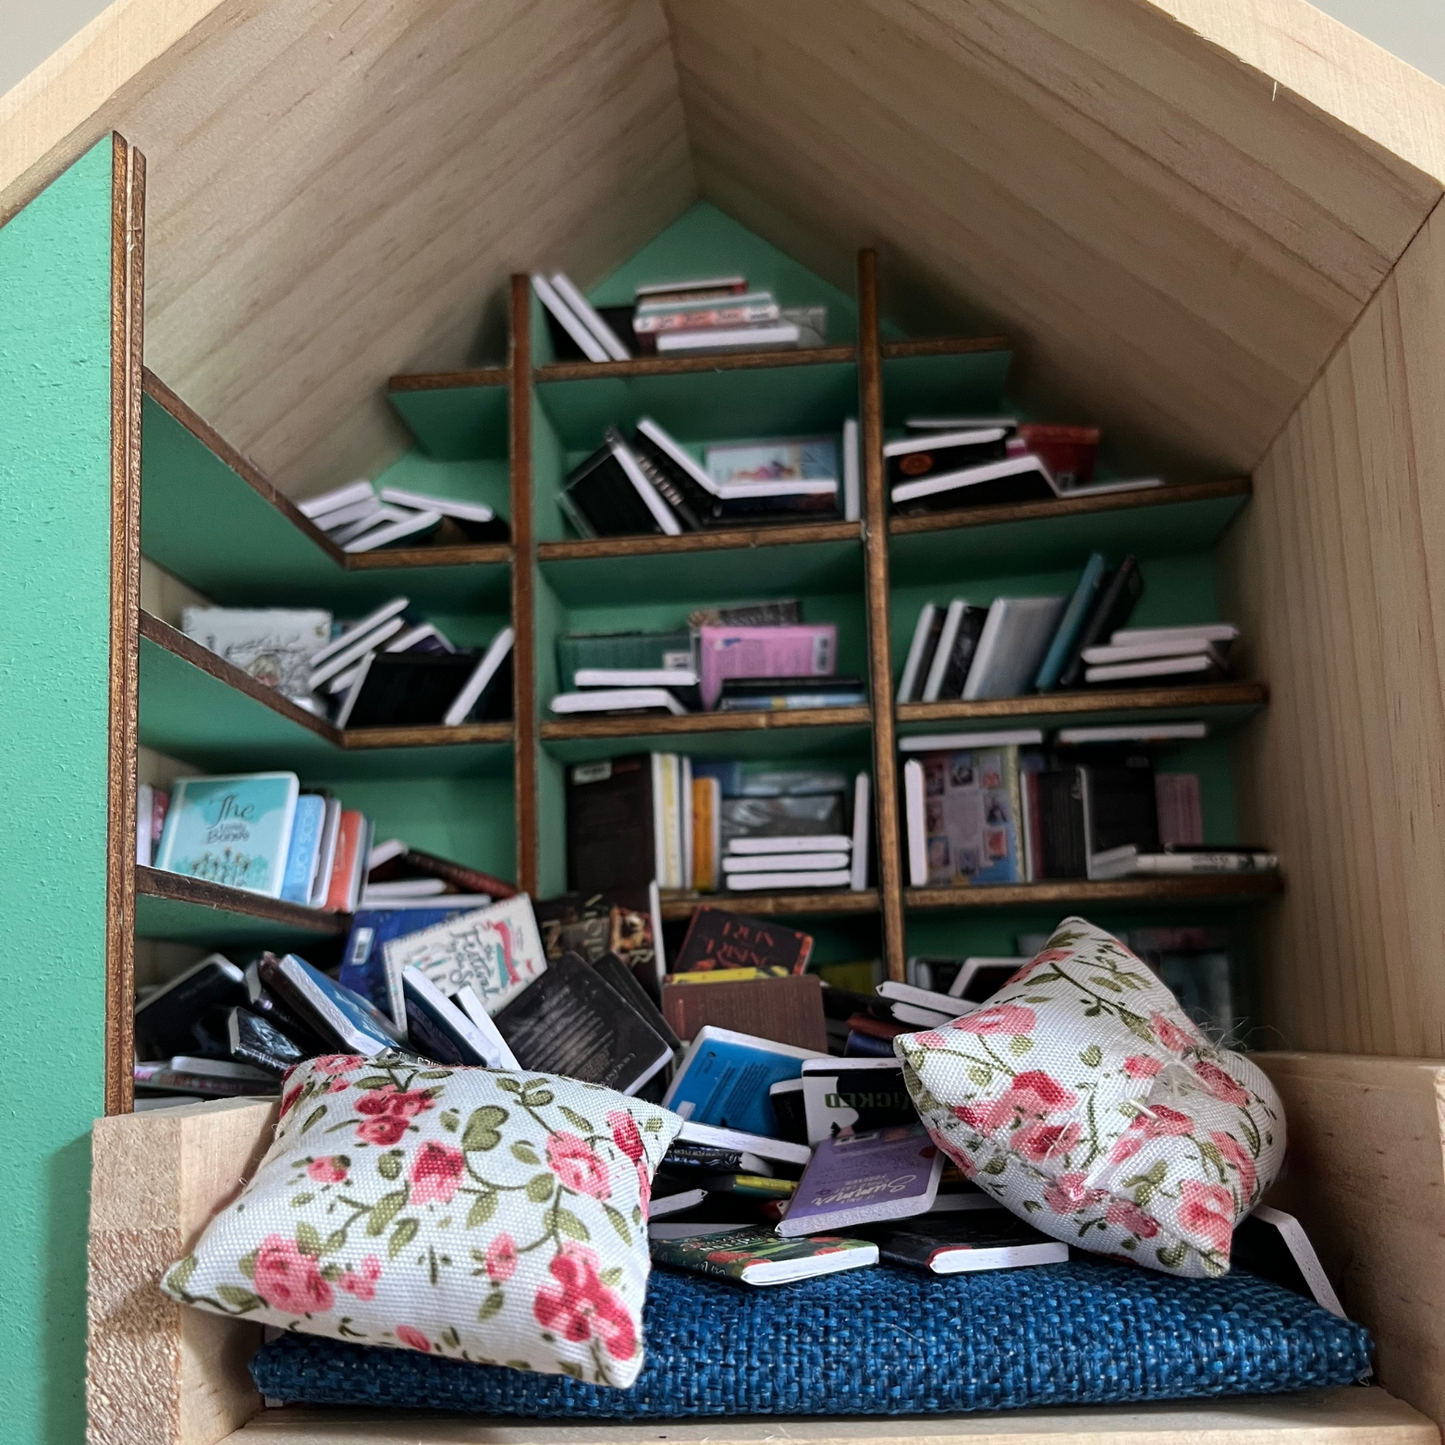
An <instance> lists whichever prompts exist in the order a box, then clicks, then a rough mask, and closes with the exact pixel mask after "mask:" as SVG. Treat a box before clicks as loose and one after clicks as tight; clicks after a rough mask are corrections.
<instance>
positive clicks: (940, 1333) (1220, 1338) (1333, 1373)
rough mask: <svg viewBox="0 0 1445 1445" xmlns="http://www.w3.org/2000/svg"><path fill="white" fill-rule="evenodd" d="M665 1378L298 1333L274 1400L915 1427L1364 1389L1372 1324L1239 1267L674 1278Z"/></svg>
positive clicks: (265, 1374) (648, 1370)
mask: <svg viewBox="0 0 1445 1445" xmlns="http://www.w3.org/2000/svg"><path fill="white" fill-rule="evenodd" d="M643 1318H644V1328H645V1331H646V1341H647V1363H646V1364H645V1365H644V1366H643V1369H642V1373H641V1375H640V1376H639V1377H638V1379H637V1382H636V1384H634V1385H633V1386H632V1387H631V1388H630V1389H626V1390H615V1389H608V1388H606V1387H603V1386H597V1385H585V1384H579V1383H578V1382H577V1381H575V1380H571V1379H568V1378H566V1377H564V1376H559V1375H538V1374H526V1373H523V1372H521V1371H518V1370H508V1369H502V1368H500V1367H496V1366H491V1365H473V1364H468V1363H466V1362H465V1361H458V1360H450V1359H439V1358H437V1357H435V1356H431V1355H423V1354H417V1353H415V1352H413V1351H411V1350H391V1349H375V1348H371V1347H367V1346H362V1345H350V1344H345V1343H342V1342H340V1341H337V1340H328V1339H322V1338H320V1337H318V1336H315V1335H302V1334H287V1335H282V1336H281V1337H279V1338H278V1339H275V1340H273V1341H272V1342H271V1343H270V1344H268V1345H265V1346H263V1347H262V1348H261V1350H260V1351H259V1352H258V1353H257V1354H256V1356H255V1358H254V1359H253V1360H252V1362H251V1373H252V1375H253V1376H254V1377H255V1380H256V1384H257V1385H258V1386H259V1387H260V1389H261V1392H262V1393H263V1394H265V1395H269V1396H271V1397H272V1398H274V1399H281V1400H287V1401H292V1402H298V1403H299V1402H310V1403H313V1404H337V1405H384V1406H401V1407H415V1408H425V1409H432V1410H460V1411H466V1412H471V1413H479V1414H486V1415H521V1416H530V1417H532V1418H546V1417H557V1416H586V1417H591V1418H594V1419H603V1418H605V1419H615V1420H641V1419H677V1418H680V1417H684V1416H690V1415H692V1416H696V1415H734V1414H738V1415H905V1414H919V1413H925V1412H929V1411H942V1410H1003V1409H1016V1408H1020V1407H1023V1406H1026V1405H1036V1406H1037V1405H1085V1404H1109V1403H1114V1402H1125V1401H1131V1400H1169V1399H1181V1398H1186V1397H1189V1396H1199V1395H1242V1394H1263V1393H1273V1392H1279V1391H1285V1390H1305V1389H1315V1388H1319V1387H1322V1386H1327V1385H1344V1384H1349V1383H1350V1382H1352V1381H1354V1380H1356V1379H1358V1378H1359V1376H1360V1375H1361V1374H1362V1373H1363V1372H1364V1371H1365V1369H1366V1368H1367V1366H1368V1362H1369V1350H1370V1340H1369V1336H1368V1335H1367V1334H1366V1332H1365V1330H1364V1329H1362V1328H1361V1327H1360V1326H1359V1325H1354V1324H1349V1323H1347V1322H1346V1321H1344V1320H1340V1319H1336V1318H1335V1316H1334V1315H1332V1314H1330V1313H1328V1312H1327V1311H1325V1310H1322V1309H1320V1308H1319V1307H1318V1306H1317V1305H1315V1304H1314V1303H1313V1302H1312V1301H1310V1300H1307V1299H1305V1298H1303V1297H1302V1296H1300V1295H1296V1294H1291V1293H1289V1292H1288V1291H1287V1290H1283V1289H1280V1288H1279V1287H1278V1286H1277V1285H1273V1284H1270V1283H1268V1282H1267V1281H1265V1280H1262V1279H1259V1278H1257V1277H1256V1276H1253V1275H1249V1274H1245V1273H1242V1272H1238V1271H1236V1272H1235V1273H1232V1274H1230V1275H1228V1276H1226V1277H1225V1278H1223V1279H1210V1280H1204V1279H1182V1278H1177V1277H1174V1276H1170V1275H1164V1274H1157V1273H1154V1272H1152V1271H1149V1270H1143V1269H1137V1268H1135V1267H1133V1266H1131V1265H1122V1264H1112V1263H1108V1262H1106V1261H1092V1260H1078V1261H1071V1262H1070V1263H1068V1264H1057V1265H1049V1266H1046V1267H1041V1268H1037V1269H1012V1270H1000V1271H997V1272H993V1273H986V1274H963V1275H953V1276H949V1277H943V1276H937V1275H927V1274H923V1273H921V1272H915V1271H912V1270H902V1269H890V1268H886V1267H879V1268H876V1269H866V1270H858V1271H855V1272H853V1273H849V1274H837V1275H832V1276H828V1277H825V1278H822V1279H813V1280H806V1281H803V1282H801V1283H799V1284H792V1285H782V1286H780V1287H776V1288H771V1289H762V1290H752V1289H746V1288H741V1287H739V1286H737V1285H731V1284H727V1283H724V1282H721V1281H716V1280H710V1279H705V1278H702V1277H699V1276H695V1275H683V1274H674V1273H671V1272H669V1271H666V1270H656V1271H654V1273H653V1276H652V1280H651V1283H650V1285H649V1287H648V1297H647V1305H646V1308H645V1311H644V1316H643Z"/></svg>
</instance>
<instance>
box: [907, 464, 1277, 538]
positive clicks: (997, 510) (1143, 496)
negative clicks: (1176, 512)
mask: <svg viewBox="0 0 1445 1445" xmlns="http://www.w3.org/2000/svg"><path fill="white" fill-rule="evenodd" d="M1249 494H1250V482H1249V479H1248V478H1247V477H1233V478H1229V479H1227V480H1225V481H1217V482H1184V483H1180V484H1177V485H1175V486H1169V487H1154V488H1150V489H1148V490H1145V491H1138V492H1104V493H1102V494H1100V495H1096V496H1092V497H1060V498H1059V499H1058V500H1057V501H1051V502H1011V503H1004V504H1000V505H997V506H991V507H956V508H955V509H954V510H952V511H949V512H919V513H916V514H915V515H912V516H896V515H895V516H891V517H889V519H888V530H889V531H890V532H892V533H894V534H895V535H897V536H906V535H908V534H910V533H914V532H949V531H953V530H954V529H955V528H959V527H993V526H998V525H999V524H1000V523H1003V522H1033V521H1038V520H1039V519H1040V518H1044V517H1086V516H1091V515H1093V514H1095V513H1099V512H1123V511H1133V510H1137V509H1138V508H1140V507H1168V506H1172V505H1174V504H1176V503H1178V502H1210V501H1215V500H1219V499H1222V498H1225V497H1247V496H1248V495H1249Z"/></svg>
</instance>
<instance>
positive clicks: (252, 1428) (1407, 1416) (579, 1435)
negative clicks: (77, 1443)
mask: <svg viewBox="0 0 1445 1445" xmlns="http://www.w3.org/2000/svg"><path fill="white" fill-rule="evenodd" d="M663 1435H665V1436H666V1439H667V1440H668V1441H669V1442H670V1445H774V1442H776V1441H778V1440H788V1441H794V1442H797V1445H955V1442H957V1445H964V1442H967V1445H1065V1442H1067V1445H1437V1440H1438V1436H1439V1431H1438V1430H1437V1429H1436V1427H1435V1426H1434V1425H1433V1424H1432V1423H1431V1422H1430V1421H1429V1420H1427V1419H1425V1417H1424V1416H1423V1415H1421V1414H1419V1413H1418V1412H1417V1411H1415V1410H1413V1409H1411V1407H1410V1406H1409V1405H1407V1404H1405V1403H1404V1402H1402V1401H1400V1400H1396V1399H1394V1398H1392V1397H1391V1396H1390V1395H1388V1394H1386V1393H1385V1391H1384V1390H1376V1389H1365V1390H1360V1389H1344V1390H1317V1391H1312V1392H1309V1393H1307V1394H1302V1395H1276V1396H1273V1397H1269V1398H1260V1397H1255V1398H1246V1399H1233V1400H1181V1401H1179V1402H1177V1403H1172V1404H1161V1405H1125V1406H1121V1407H1116V1408H1112V1409H1111V1408H1108V1407H1102V1406H1086V1407H1084V1408H1083V1409H1079V1410H1008V1411H1005V1412H1003V1413H1001V1414H980V1415H929V1416H924V1417H921V1418H920V1417H914V1418H911V1419H907V1420H880V1419H874V1420H857V1419H836V1418H830V1417H828V1416H817V1415H814V1416H804V1417H795V1416H781V1417H775V1418H769V1419H755V1420H737V1419H732V1418H718V1419H710V1420H696V1421H694V1420H683V1421H668V1422H667V1423H666V1425H665V1426H662V1428H660V1429H658V1428H655V1427H653V1428H647V1429H646V1430H645V1431H644V1430H642V1429H639V1427H638V1426H637V1425H627V1424H623V1423H621V1422H616V1423H614V1422H610V1421H609V1422H602V1421H598V1422H592V1423H589V1422H586V1421H581V1420H579V1421H575V1422H569V1423H562V1422H560V1421H556V1420H543V1421H534V1420H517V1421H507V1422H505V1423H504V1422H501V1421H492V1420H486V1421H481V1420H476V1419H463V1418H462V1417H460V1416H455V1415H453V1416H446V1415H425V1414H420V1413H408V1414H407V1415H406V1416H405V1418H402V1417H401V1416H399V1415H398V1416H388V1415H379V1414H377V1413H376V1412H374V1411H365V1410H355V1409H340V1410H337V1409H326V1410H321V1409H314V1408H312V1409H308V1408H305V1407H302V1406H288V1407H286V1408H284V1409H281V1410H265V1411H263V1412H262V1413H261V1414H259V1415H257V1416H255V1417H254V1418H253V1419H252V1420H250V1421H249V1422H248V1423H247V1424H246V1425H244V1426H243V1427H242V1428H241V1429H240V1430H238V1431H237V1432H236V1433H235V1434H234V1435H232V1436H230V1437H228V1439H227V1442H226V1445H636V1442H638V1441H639V1440H640V1439H643V1438H647V1439H656V1438H660V1437H662V1436H663Z"/></svg>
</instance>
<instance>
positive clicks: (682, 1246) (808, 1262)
mask: <svg viewBox="0 0 1445 1445" xmlns="http://www.w3.org/2000/svg"><path fill="white" fill-rule="evenodd" d="M652 1258H653V1261H654V1263H656V1264H661V1265H669V1266H671V1267H672V1268H673V1269H685V1270H688V1271H690V1272H691V1273H693V1274H710V1275H712V1276H713V1277H714V1278H715V1279H726V1280H731V1281H733V1283H735V1284H751V1285H768V1284H789V1283H791V1282H792V1281H793V1280H798V1279H811V1278H813V1277H814V1276H815V1275H820V1274H837V1273H838V1272H839V1271H840V1270H845V1269H865V1268H867V1266H869V1265H870V1264H877V1263H878V1246H877V1245H876V1244H871V1243H869V1242H868V1241H867V1240H862V1239H841V1238H839V1237H837V1236H835V1235H828V1234H820V1235H816V1236H814V1237H813V1238H812V1239H779V1238H778V1236H777V1235H776V1234H774V1233H773V1231H772V1230H771V1229H767V1228H753V1229H742V1230H738V1231H737V1232H736V1233H735V1234H714V1235H706V1236H702V1237H693V1238H689V1239H654V1240H653V1241H652Z"/></svg>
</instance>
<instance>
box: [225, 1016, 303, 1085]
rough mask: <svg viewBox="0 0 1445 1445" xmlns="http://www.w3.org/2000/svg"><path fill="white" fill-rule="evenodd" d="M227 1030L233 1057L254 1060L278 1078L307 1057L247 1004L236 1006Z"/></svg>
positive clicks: (257, 1066) (228, 1018)
mask: <svg viewBox="0 0 1445 1445" xmlns="http://www.w3.org/2000/svg"><path fill="white" fill-rule="evenodd" d="M226 1031H227V1035H228V1037H229V1039H230V1044H231V1057H232V1058H233V1059H235V1061H236V1062H237V1063H238V1064H250V1065H251V1067H252V1068H255V1069H260V1070H261V1071H262V1072H263V1073H267V1074H274V1075H275V1076H276V1077H277V1078H278V1079H279V1078H280V1077H281V1075H282V1074H284V1073H285V1072H286V1070H287V1069H289V1068H290V1067H291V1066H292V1064H299V1063H300V1062H301V1060H302V1059H304V1058H305V1057H306V1053H305V1051H304V1050H303V1049H302V1048H300V1047H299V1046H298V1045H297V1044H296V1043H294V1042H293V1041H292V1040H291V1039H288V1038H287V1037H286V1035H285V1034H283V1033H282V1032H281V1031H280V1030H279V1029H275V1028H272V1027H271V1025H270V1024H268V1023H267V1022H266V1020H265V1019H263V1018H257V1016H256V1015H255V1014H253V1013H250V1012H249V1011H248V1010H246V1009H243V1008H233V1009H232V1010H231V1011H230V1013H229V1014H228V1015H227V1016H226Z"/></svg>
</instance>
